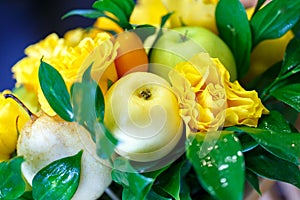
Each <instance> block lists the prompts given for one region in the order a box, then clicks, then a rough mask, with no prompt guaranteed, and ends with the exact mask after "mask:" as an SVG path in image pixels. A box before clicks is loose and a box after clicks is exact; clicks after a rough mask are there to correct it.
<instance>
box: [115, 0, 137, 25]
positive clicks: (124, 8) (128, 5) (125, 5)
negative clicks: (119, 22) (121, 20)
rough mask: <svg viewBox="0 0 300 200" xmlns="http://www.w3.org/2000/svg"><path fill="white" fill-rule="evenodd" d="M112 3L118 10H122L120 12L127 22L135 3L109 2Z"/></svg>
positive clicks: (129, 0)
mask: <svg viewBox="0 0 300 200" xmlns="http://www.w3.org/2000/svg"><path fill="white" fill-rule="evenodd" d="M111 1H113V2H114V4H116V5H117V6H118V7H119V8H121V9H122V11H123V12H124V14H125V16H126V18H127V20H128V21H129V19H130V16H131V14H132V12H133V9H134V7H135V3H134V1H133V0H123V1H120V0H111Z"/></svg>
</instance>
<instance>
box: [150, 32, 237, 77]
mask: <svg viewBox="0 0 300 200" xmlns="http://www.w3.org/2000/svg"><path fill="white" fill-rule="evenodd" d="M199 52H207V53H209V55H210V56H211V57H212V58H219V60H220V61H221V62H222V63H223V65H224V66H225V67H226V68H227V70H228V71H229V73H230V76H231V80H235V79H236V78H237V72H236V65H235V60H234V57H233V55H232V53H231V51H230V49H229V48H228V46H227V45H226V44H225V43H224V42H223V40H221V39H220V38H219V36H217V35H216V34H215V33H213V32H211V31H210V30H208V29H205V28H203V27H200V26H183V27H177V28H173V29H168V30H166V31H165V32H164V34H163V35H162V36H161V37H160V38H159V39H158V40H157V42H156V44H155V45H154V47H153V49H152V51H151V53H150V63H151V64H150V69H149V71H150V72H153V73H155V74H158V75H160V76H162V77H164V78H167V74H166V71H168V70H169V69H170V68H173V67H175V66H176V64H177V63H178V62H182V61H187V60H189V59H190V58H191V57H193V56H194V55H195V54H197V53H199Z"/></svg>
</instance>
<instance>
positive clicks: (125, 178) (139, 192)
mask: <svg viewBox="0 0 300 200" xmlns="http://www.w3.org/2000/svg"><path fill="white" fill-rule="evenodd" d="M119 169H120V170H119ZM111 175H112V179H113V181H115V182H116V183H118V184H120V185H122V186H123V188H124V189H123V194H122V196H123V198H126V199H130V198H131V199H132V197H135V198H136V199H145V197H146V196H147V194H148V192H149V191H150V189H151V187H152V184H153V183H154V179H153V178H149V177H146V176H144V175H142V174H139V173H138V172H137V171H136V170H135V169H134V168H133V167H132V166H131V165H130V163H129V161H128V160H126V159H123V158H118V159H116V160H115V161H114V169H113V170H112V174H111Z"/></svg>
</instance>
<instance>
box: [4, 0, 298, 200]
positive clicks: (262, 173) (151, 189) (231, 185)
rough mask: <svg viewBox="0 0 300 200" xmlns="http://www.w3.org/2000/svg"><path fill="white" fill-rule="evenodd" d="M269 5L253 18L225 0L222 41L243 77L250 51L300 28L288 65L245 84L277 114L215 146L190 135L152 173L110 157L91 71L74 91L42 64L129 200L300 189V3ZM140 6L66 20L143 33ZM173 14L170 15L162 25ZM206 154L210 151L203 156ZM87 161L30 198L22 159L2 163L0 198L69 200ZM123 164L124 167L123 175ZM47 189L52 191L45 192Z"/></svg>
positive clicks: (99, 9)
mask: <svg viewBox="0 0 300 200" xmlns="http://www.w3.org/2000/svg"><path fill="white" fill-rule="evenodd" d="M264 2H265V1H264V0H259V1H258V4H257V7H256V9H255V12H254V15H253V16H252V18H251V19H250V20H248V19H247V16H246V12H245V9H244V8H243V6H242V4H241V3H240V2H239V1H238V0H220V1H219V3H218V5H217V8H216V22H217V26H218V29H219V35H220V37H221V38H222V39H223V40H224V42H226V43H227V45H228V46H229V48H230V49H231V50H232V52H233V55H234V57H235V60H236V62H237V66H238V78H239V79H240V80H241V79H242V78H243V76H244V75H245V74H246V73H247V71H248V70H249V66H250V54H251V51H252V50H253V49H254V47H255V46H257V45H258V44H259V43H260V42H262V41H264V40H267V39H274V38H279V37H280V36H282V35H283V34H284V33H286V32H287V31H289V30H293V31H295V37H294V39H293V40H291V41H290V43H289V45H288V47H287V49H286V53H285V56H284V59H283V60H282V62H280V63H278V64H276V65H274V66H272V67H271V68H270V70H269V71H267V72H266V73H264V74H263V75H262V78H259V77H258V78H257V79H256V80H255V81H254V82H253V83H249V85H246V86H245V87H251V88H253V89H255V90H256V91H258V93H259V95H260V97H261V99H262V101H263V103H264V105H266V106H267V107H268V108H269V110H270V114H269V115H266V116H264V117H263V118H261V119H260V121H259V124H258V127H256V128H255V127H245V126H233V127H228V128H226V129H225V130H223V131H220V137H219V138H218V139H217V140H216V141H213V142H212V143H208V146H207V143H206V142H207V141H206V139H205V138H206V137H205V135H202V134H198V135H197V136H195V138H192V139H191V138H188V139H187V141H186V153H185V154H184V155H182V156H181V157H180V158H178V159H177V160H175V161H174V162H172V163H170V164H169V165H167V166H165V167H163V168H160V169H157V170H155V171H152V172H141V171H138V170H137V169H135V167H134V163H132V162H130V161H128V160H126V159H121V158H118V159H115V160H114V161H113V159H111V158H112V154H113V152H114V148H115V146H116V145H117V144H118V141H117V140H116V139H115V138H114V137H113V135H112V134H111V133H110V132H109V131H108V130H107V129H106V127H105V125H104V124H103V116H104V107H105V105H104V97H103V94H102V92H101V90H100V88H99V86H98V84H97V83H96V82H95V81H94V80H93V79H92V78H91V75H90V72H91V66H90V67H89V68H88V69H87V70H86V71H85V73H84V75H83V77H82V80H81V81H78V82H76V83H74V84H73V86H72V88H71V90H70V91H69V90H68V89H67V87H66V85H65V83H64V81H63V79H62V77H61V75H60V74H59V72H58V71H57V70H55V68H53V67H51V65H49V64H47V63H45V62H43V61H41V65H40V68H39V81H40V85H41V89H42V91H43V93H44V95H45V97H46V98H47V100H48V102H49V104H50V106H51V107H52V109H53V110H54V111H55V112H56V113H57V114H58V115H59V116H60V117H61V118H63V119H64V120H66V121H69V122H73V121H75V122H78V123H79V124H81V125H83V126H84V127H85V128H86V129H87V130H88V131H89V132H90V134H91V137H92V138H93V139H94V141H95V142H96V145H97V147H98V152H97V153H98V155H99V156H100V157H101V158H104V159H108V160H109V161H110V162H111V163H112V164H113V166H114V168H113V170H112V179H113V181H114V183H117V185H118V186H117V189H118V190H122V198H123V199H176V200H178V199H199V198H200V197H201V198H205V197H213V198H215V199H236V200H239V199H243V194H244V182H245V181H248V182H249V183H250V185H252V186H253V188H254V189H255V190H256V191H257V192H258V193H260V189H259V181H258V178H259V177H264V178H268V179H273V180H278V181H284V182H287V183H290V184H293V185H295V186H296V187H298V188H300V171H299V157H300V133H299V132H298V131H297V130H296V128H295V127H294V118H293V117H291V118H289V117H287V115H289V114H290V115H292V114H293V113H297V114H298V113H299V111H300V73H299V72H300V58H299V54H300V48H299V46H300V38H299V34H298V32H299V19H300V15H299V13H300V2H299V0H296V1H287V0H273V1H272V2H271V3H269V4H267V5H265V6H263V3H264ZM228 5H230V7H229V6H228ZM133 8H134V2H133V1H132V0H124V1H118V0H98V1H95V3H94V4H93V9H91V10H74V11H71V12H69V13H67V14H66V15H65V16H64V18H66V17H70V16H72V15H80V16H84V17H89V18H98V17H106V18H108V19H110V20H112V21H114V22H115V23H117V24H118V25H119V26H120V27H122V28H124V29H133V28H135V29H137V32H138V26H136V27H135V26H133V25H132V24H130V23H129V19H130V16H131V13H132V11H133ZM108 13H110V14H108ZM169 15H170V14H168V15H166V16H165V17H166V18H163V20H162V24H165V22H166V20H167V18H168V16H169ZM296 25H298V27H296ZM141 27H143V26H141ZM49 77H51V78H49ZM262 85H263V86H262ZM74 91H75V92H74ZM84 97H88V98H84ZM274 102H275V103H274ZM274 105H275V106H274ZM278 105H279V106H278ZM282 108H283V109H282ZM83 111H84V112H83ZM87 113H88V114H87ZM95 127H96V128H95ZM100 147H101V148H100ZM201 148H206V149H204V150H203V149H201ZM202 150H203V151H205V152H207V153H206V154H203V155H202V154H201V151H202ZM80 157H81V153H80V152H79V153H78V154H77V155H75V156H74V157H70V158H64V159H61V160H58V161H55V162H53V163H51V164H50V165H49V166H47V167H45V168H44V169H42V170H41V171H40V172H39V173H38V174H37V175H36V176H35V178H34V181H33V189H32V194H31V193H30V192H26V193H24V192H25V182H24V180H23V178H22V175H21V170H20V168H21V163H22V162H23V159H22V158H20V157H15V158H13V159H11V160H10V161H8V162H2V163H0V197H1V198H3V199H13V198H19V199H30V198H31V196H33V197H34V198H38V199H40V198H41V199H44V198H47V196H48V197H49V196H51V197H52V196H59V197H62V196H61V195H63V196H64V198H65V199H69V198H71V196H72V195H73V193H74V191H75V190H76V187H77V185H78V181H79V180H78V174H79V173H80ZM60 166H64V167H67V168H66V171H64V172H62V171H61V170H62V169H63V168H60ZM120 167H123V169H124V170H118V169H119V168H120ZM67 169H68V170H67ZM64 173H66V174H65V175H73V178H74V179H73V178H72V179H71V180H69V181H68V184H67V186H68V187H70V190H67V188H66V187H67V186H66V187H65V188H56V187H54V185H53V182H51V180H54V182H55V183H57V184H59V183H61V182H63V181H66V177H65V176H63V174H64ZM49 174H50V175H52V176H51V177H50V178H48V177H47V175H49ZM66 190H67V191H66ZM43 191H48V192H47V193H46V194H44V193H43ZM40 195H45V196H40Z"/></svg>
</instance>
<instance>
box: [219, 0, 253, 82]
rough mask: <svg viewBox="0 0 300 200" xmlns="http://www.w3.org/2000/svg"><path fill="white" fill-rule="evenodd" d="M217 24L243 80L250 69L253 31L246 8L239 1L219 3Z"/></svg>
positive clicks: (227, 0)
mask: <svg viewBox="0 0 300 200" xmlns="http://www.w3.org/2000/svg"><path fill="white" fill-rule="evenodd" d="M228 5H230V6H228ZM216 23H217V27H218V30H219V33H220V37H221V38H222V39H223V40H224V42H225V43H226V44H227V45H228V47H229V48H230V49H231V51H232V53H233V56H234V58H235V61H236V65H237V71H238V77H239V78H241V77H242V76H243V75H245V74H246V73H247V71H248V69H249V66H250V52H251V29H250V25H249V21H248V18H247V14H246V11H245V8H244V6H243V5H242V4H241V2H240V1H239V0H221V1H219V3H218V5H217V7H216Z"/></svg>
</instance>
